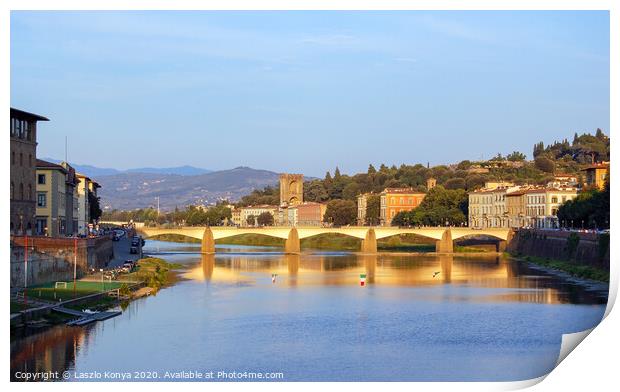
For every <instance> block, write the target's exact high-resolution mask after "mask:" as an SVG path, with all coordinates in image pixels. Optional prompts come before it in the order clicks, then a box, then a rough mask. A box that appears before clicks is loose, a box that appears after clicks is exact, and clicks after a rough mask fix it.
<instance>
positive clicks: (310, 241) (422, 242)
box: [154, 234, 485, 252]
mask: <svg viewBox="0 0 620 392" xmlns="http://www.w3.org/2000/svg"><path fill="white" fill-rule="evenodd" d="M154 239H157V240H160V241H171V242H184V243H195V244H199V243H200V240H197V239H195V238H189V237H185V236H182V235H176V234H165V235H160V236H157V237H154ZM361 241H362V240H360V239H358V238H353V237H349V236H346V235H342V234H329V235H317V236H314V237H310V238H304V239H302V240H301V241H300V243H301V248H302V249H321V250H340V251H359V250H360V247H361ZM284 242H285V240H284V239H282V238H275V237H269V236H266V235H262V234H242V235H238V236H234V237H228V238H222V239H219V240H216V241H215V243H216V244H223V245H247V246H274V247H282V248H283V247H284ZM377 249H378V250H380V251H386V252H434V251H435V242H434V241H433V240H430V239H427V238H424V237H419V236H416V235H413V234H402V235H396V236H392V237H388V238H382V239H379V240H377ZM455 251H456V252H484V251H485V250H484V249H480V248H476V247H472V246H456V247H455Z"/></svg>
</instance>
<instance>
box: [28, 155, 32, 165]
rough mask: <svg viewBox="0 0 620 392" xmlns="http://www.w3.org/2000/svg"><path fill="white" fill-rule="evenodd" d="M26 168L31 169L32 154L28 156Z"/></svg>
mask: <svg viewBox="0 0 620 392" xmlns="http://www.w3.org/2000/svg"><path fill="white" fill-rule="evenodd" d="M28 166H30V167H32V154H28Z"/></svg>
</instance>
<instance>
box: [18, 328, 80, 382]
mask: <svg viewBox="0 0 620 392" xmlns="http://www.w3.org/2000/svg"><path fill="white" fill-rule="evenodd" d="M88 331H89V329H88V328H82V327H66V326H58V327H53V328H51V329H49V330H46V331H43V332H40V333H36V334H33V335H30V336H26V337H20V338H18V339H12V340H11V381H23V380H21V379H18V378H16V377H15V374H16V373H17V372H29V373H33V372H50V371H51V372H58V374H62V372H63V371H65V370H68V369H71V368H72V367H73V365H74V364H75V358H76V355H77V352H78V350H79V349H80V347H81V346H83V345H84V344H85V342H86V338H87V333H88ZM50 381H55V380H50Z"/></svg>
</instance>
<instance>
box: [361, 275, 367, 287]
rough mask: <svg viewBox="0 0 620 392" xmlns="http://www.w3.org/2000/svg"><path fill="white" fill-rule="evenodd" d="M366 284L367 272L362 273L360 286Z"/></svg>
mask: <svg viewBox="0 0 620 392" xmlns="http://www.w3.org/2000/svg"><path fill="white" fill-rule="evenodd" d="M365 285H366V274H360V286H365Z"/></svg>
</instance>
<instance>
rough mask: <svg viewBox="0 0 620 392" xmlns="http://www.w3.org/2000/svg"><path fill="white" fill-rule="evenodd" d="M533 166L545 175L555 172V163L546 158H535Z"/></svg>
mask: <svg viewBox="0 0 620 392" xmlns="http://www.w3.org/2000/svg"><path fill="white" fill-rule="evenodd" d="M534 165H535V166H536V168H537V169H538V170H541V171H544V172H545V173H553V172H554V171H555V162H553V161H552V160H551V159H549V158H547V157H543V156H539V157H537V158H536V159H535V160H534Z"/></svg>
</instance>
